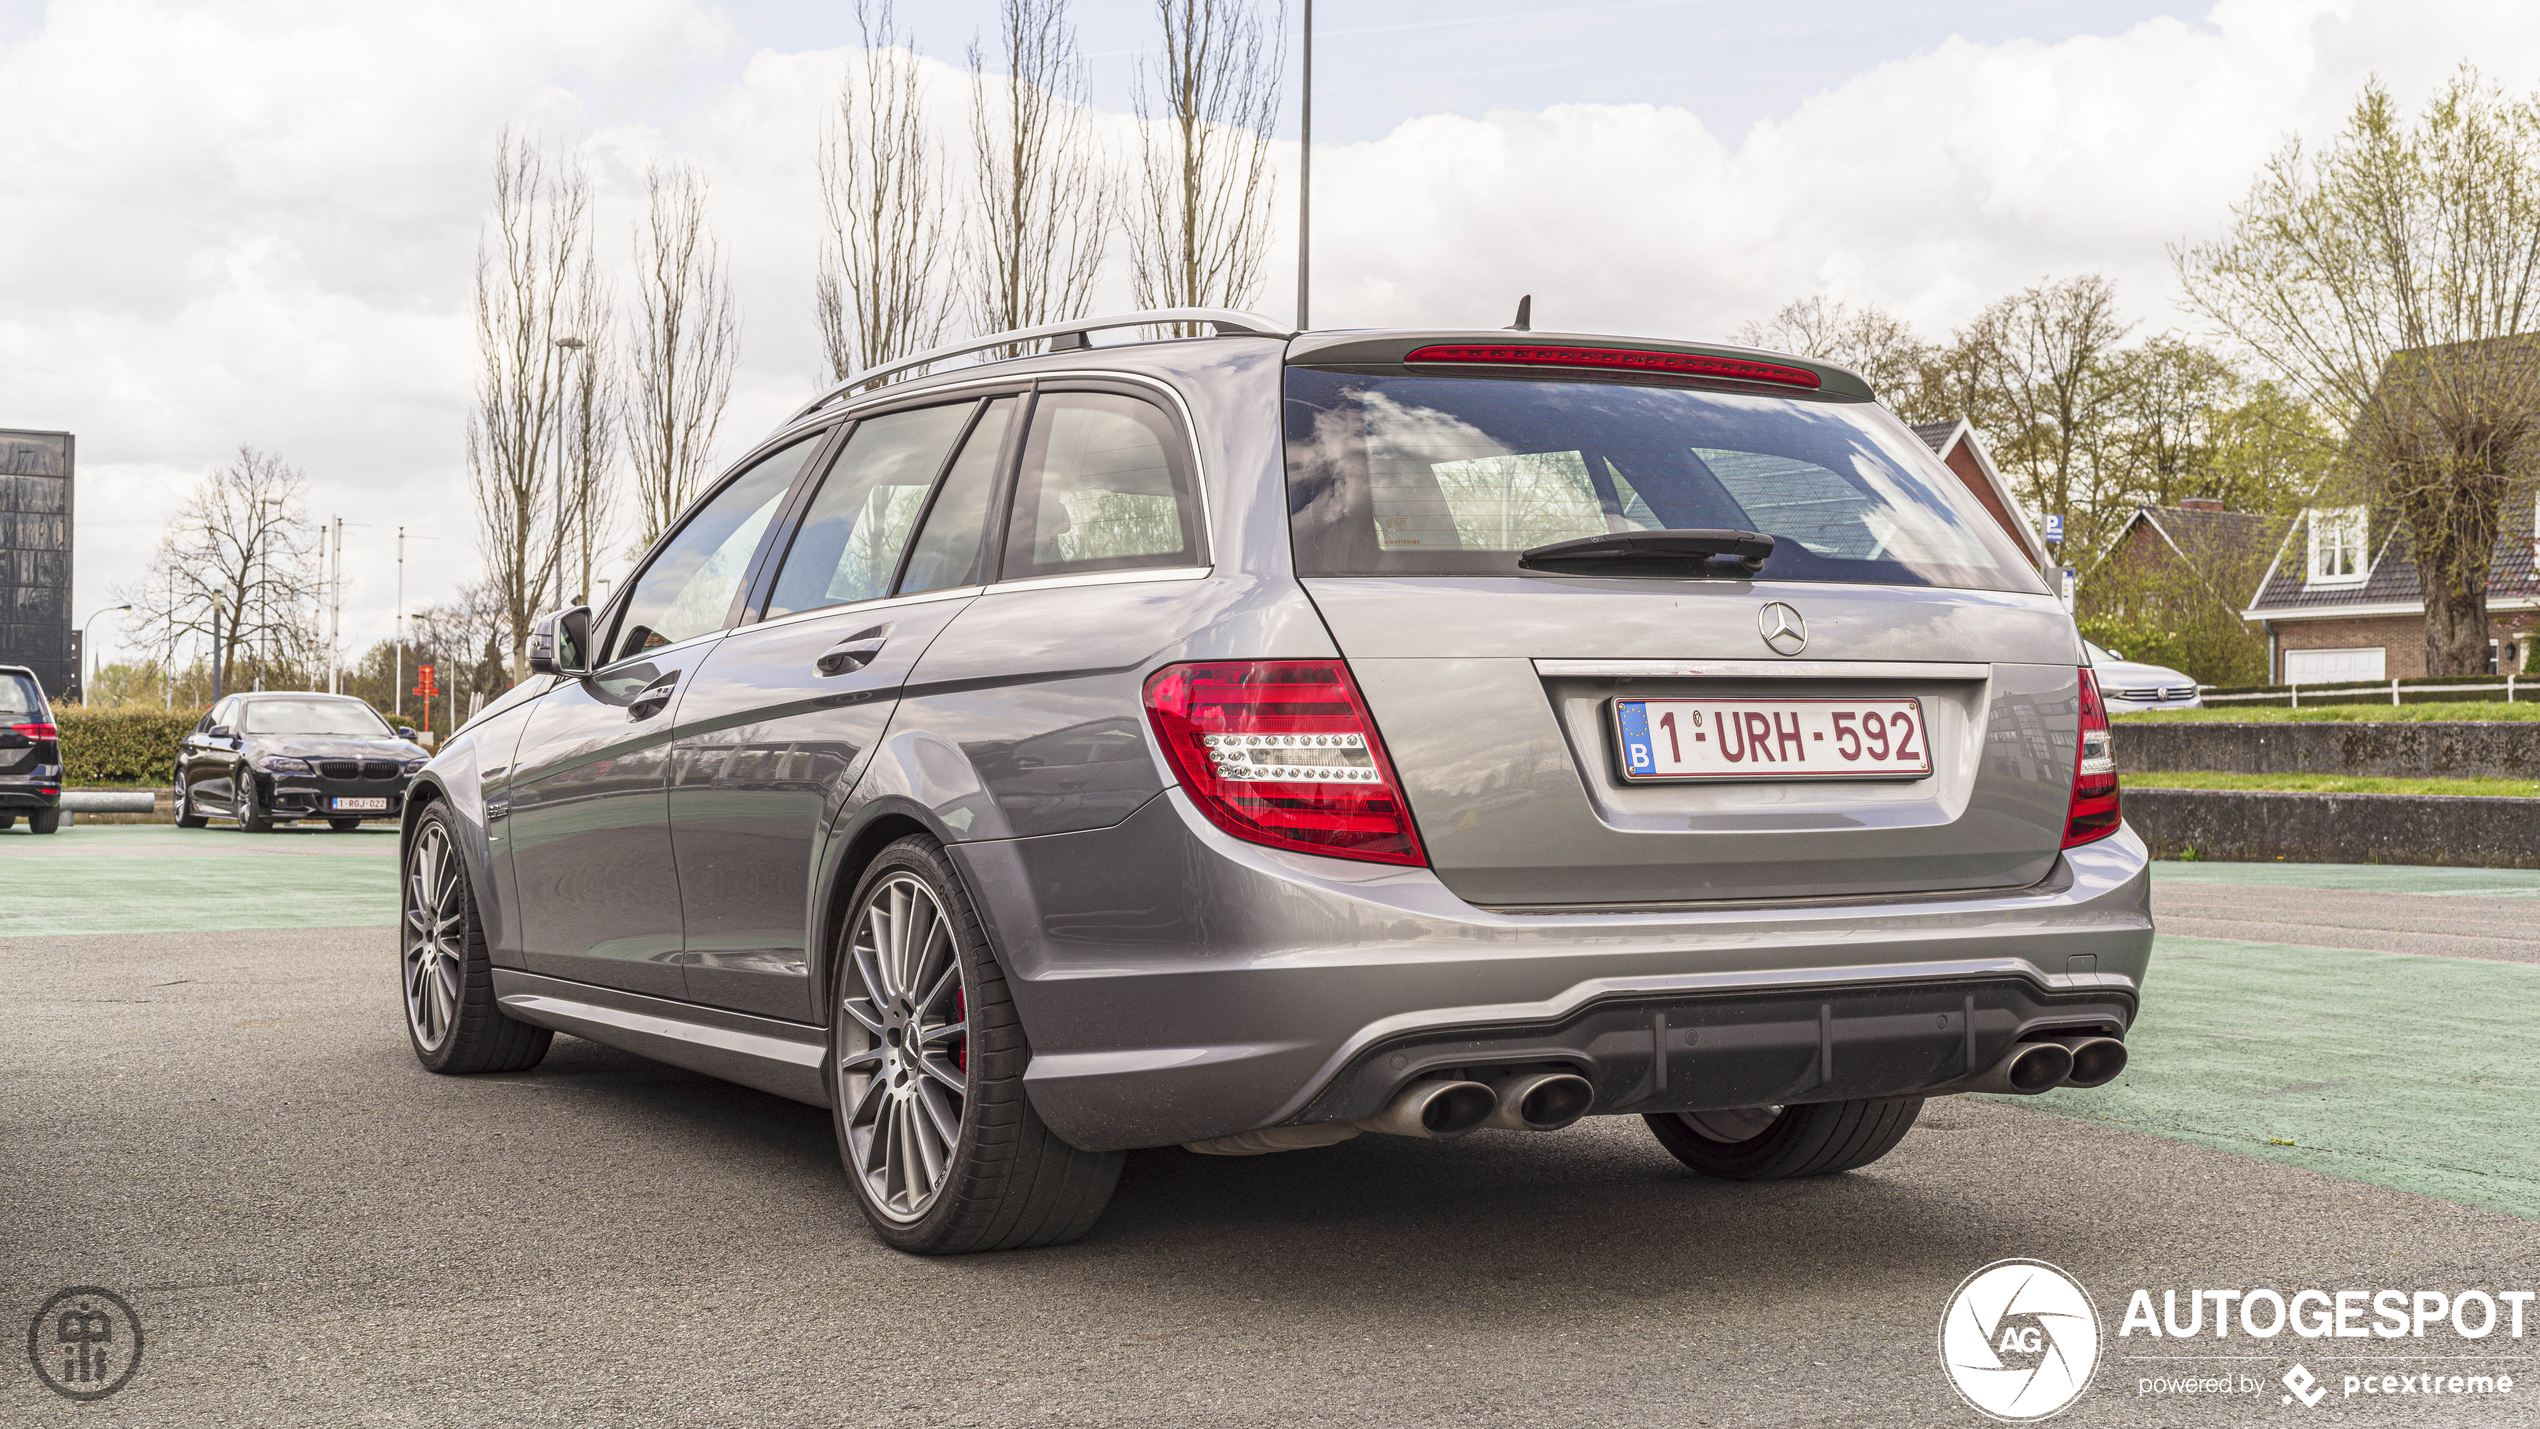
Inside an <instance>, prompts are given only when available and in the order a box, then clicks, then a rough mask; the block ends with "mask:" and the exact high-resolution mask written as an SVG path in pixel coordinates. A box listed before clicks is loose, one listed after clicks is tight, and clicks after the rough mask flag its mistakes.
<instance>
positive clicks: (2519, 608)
mask: <svg viewBox="0 0 2540 1429" xmlns="http://www.w3.org/2000/svg"><path fill="white" fill-rule="evenodd" d="M2511 509H2512V510H2513V511H2515V512H2516V513H2518V514H2519V517H2520V520H2519V521H2509V522H2508V524H2507V525H2506V528H2505V529H2504V530H2503V531H2502V532H2500V533H2498V535H2497V537H2496V554H2495V555H2494V557H2492V558H2491V559H2490V560H2489V562H2488V566H2487V617H2488V625H2489V629H2490V630H2491V631H2492V632H2494V637H2495V638H2493V639H2491V640H2490V641H2489V642H2488V665H2487V668H2488V669H2489V670H2491V671H2495V670H2519V669H2521V668H2522V659H2523V653H2524V648H2523V647H2524V646H2525V645H2526V644H2527V643H2528V642H2529V639H2530V637H2529V636H2528V635H2527V634H2526V633H2525V628H2526V627H2528V626H2531V625H2533V624H2535V623H2540V620H2535V616H2536V615H2540V579H2535V573H2534V570H2533V560H2532V545H2533V540H2534V537H2535V536H2540V507H2535V506H2534V505H2532V504H2531V503H2529V502H2521V501H2518V502H2516V503H2515V504H2514V506H2513V507H2512V508H2511ZM2374 524H2375V523H2374V522H2373V520H2372V513H2371V512H2370V511H2369V510H2368V509H2367V508H2365V507H2362V506H2346V507H2313V508H2311V509H2309V510H2306V511H2304V512H2303V513H2302V516H2301V519H2299V520H2297V521H2295V522H2294V523H2293V527H2292V529H2291V530H2290V531H2288V532H2286V533H2285V538H2284V541H2283V544H2282V545H2281V546H2280V547H2279V548H2278V550H2277V552H2276V557H2275V561H2274V563H2273V564H2272V565H2270V566H2268V567H2267V573H2266V576H2265V578H2264V579H2263V580H2261V581H2260V582H2259V583H2258V591H2257V595H2256V596H2255V597H2254V598H2252V599H2251V601H2250V602H2249V608H2248V609H2247V610H2245V611H2243V612H2241V614H2242V615H2243V616H2244V617H2245V618H2246V619H2249V620H2253V621H2257V622H2258V623H2259V625H2260V627H2261V628H2262V629H2263V630H2264V631H2265V632H2266V636H2267V651H2268V668H2269V670H2270V672H2271V674H2270V678H2271V679H2272V680H2273V681H2274V682H2275V683H2277V684H2305V685H2307V684H2312V683H2314V682H2316V683H2322V684H2326V683H2330V682H2334V681H2339V680H2410V679H2417V678H2420V677H2422V676H2423V675H2424V674H2425V602H2424V595H2423V592H2422V589H2421V587H2420V586H2419V584H2418V580H2417V567H2416V561H2415V558H2414V556H2413V554H2412V552H2411V548H2410V543H2409V540H2408V533H2407V531H2406V529H2405V528H2404V527H2399V526H2397V525H2396V523H2388V524H2385V525H2384V526H2383V529H2382V530H2381V532H2380V543H2379V545H2378V546H2377V547H2374V546H2372V545H2371V544H2370V538H2371V537H2372V535H2373V534H2374V531H2373V528H2374ZM2517 525H2519V526H2520V527H2521V529H2519V530H2517V529H2515V527H2516V526H2517Z"/></svg>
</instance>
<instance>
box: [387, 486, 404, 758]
mask: <svg viewBox="0 0 2540 1429" xmlns="http://www.w3.org/2000/svg"><path fill="white" fill-rule="evenodd" d="M389 638H390V639H391V640H394V641H395V642H396V643H397V677H396V678H395V679H393V680H391V681H389V683H388V688H389V689H390V690H391V691H392V692H393V693H394V694H395V696H396V703H397V709H396V713H397V714H399V715H400V716H402V715H404V714H405V712H406V528H405V527H403V526H400V527H398V528H397V628H396V630H395V631H393V632H391V633H390V635H389Z"/></svg>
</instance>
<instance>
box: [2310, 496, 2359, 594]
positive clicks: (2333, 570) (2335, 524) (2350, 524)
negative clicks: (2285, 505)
mask: <svg viewBox="0 0 2540 1429" xmlns="http://www.w3.org/2000/svg"><path fill="white" fill-rule="evenodd" d="M2303 515H2304V517H2305V523H2306V524H2307V525H2308V526H2309V527H2310V533H2311V565H2310V583H2311V584H2313V585H2361V584H2362V583H2363V580H2364V576H2365V575H2366V574H2367V573H2366V571H2365V569H2364V536H2365V533H2366V531H2367V530H2368V528H2369V522H2368V521H2367V519H2366V515H2365V510H2364V508H2363V507H2361V506H2324V507H2313V508H2311V509H2310V510H2309V511H2307V512H2305V513H2303Z"/></svg>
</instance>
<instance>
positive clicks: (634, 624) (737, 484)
mask: <svg viewBox="0 0 2540 1429" xmlns="http://www.w3.org/2000/svg"><path fill="white" fill-rule="evenodd" d="M828 436H829V434H828V433H827V432H815V433H813V434H812V435H810V436H807V437H805V438H803V439H802V440H801V441H798V442H795V443H793V444H791V445H789V446H785V447H780V448H778V449H777V450H775V451H772V452H770V453H768V454H767V455H766V456H764V457H762V458H760V459H759V460H758V461H757V462H756V463H755V464H753V465H752V466H751V467H750V468H749V470H747V471H745V472H743V473H741V475H740V476H739V477H738V478H737V479H735V480H734V481H732V482H731V483H729V484H728V485H726V486H725V487H724V488H723V489H722V490H721V491H719V492H717V493H716V494H715V496H714V499H713V500H711V501H708V502H707V503H706V504H705V505H704V507H703V508H701V509H699V510H698V511H697V512H696V514H694V515H692V516H690V517H689V518H688V520H687V523H686V524H685V525H682V526H681V527H680V528H679V534H677V535H675V536H673V537H671V538H670V542H669V544H668V545H665V546H663V547H662V548H661V551H660V552H659V553H658V554H656V555H655V556H654V557H653V563H652V564H651V565H649V566H646V567H645V568H644V574H643V575H642V576H640V577H638V578H637V579H636V582H635V589H634V592H633V593H632V594H631V595H629V596H628V597H627V601H626V614H625V616H624V617H623V618H622V619H621V620H620V621H619V624H618V635H617V638H616V640H615V641H613V642H612V643H611V645H610V647H609V651H608V655H607V658H605V659H603V660H602V661H601V662H600V663H601V664H603V665H612V664H615V663H617V662H618V661H620V660H631V659H633V658H634V657H635V656H638V655H641V654H643V653H644V652H645V651H647V650H652V649H656V648H658V647H660V646H664V645H676V644H678V643H679V642H680V641H682V640H687V639H692V638H694V637H696V636H699V635H704V634H708V633H710V632H712V631H716V630H720V629H722V628H723V624H724V622H725V620H727V619H728V618H729V617H730V616H731V613H732V597H733V595H734V594H735V593H736V592H738V591H739V590H740V588H741V581H742V579H743V578H744V577H746V576H747V575H749V573H750V558H751V557H753V556H755V555H757V554H758V545H759V541H760V540H761V539H762V538H764V537H765V536H766V534H767V523H768V521H769V519H770V518H772V517H773V516H775V514H776V503H777V502H779V501H781V500H783V499H784V496H785V493H786V492H787V491H789V490H791V489H792V488H793V484H794V478H795V477H796V476H798V475H800V474H801V472H802V469H803V463H804V462H807V461H809V460H811V458H812V455H813V454H814V453H816V452H818V451H819V450H820V444H821V443H822V442H824V441H826V440H827V439H828Z"/></svg>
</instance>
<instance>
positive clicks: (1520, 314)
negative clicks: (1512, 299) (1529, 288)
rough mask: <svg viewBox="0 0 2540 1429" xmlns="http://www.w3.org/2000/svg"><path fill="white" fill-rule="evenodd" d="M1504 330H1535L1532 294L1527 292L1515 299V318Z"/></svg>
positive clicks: (1533, 297)
mask: <svg viewBox="0 0 2540 1429" xmlns="http://www.w3.org/2000/svg"><path fill="white" fill-rule="evenodd" d="M1505 330H1506V331H1508V332H1533V331H1534V330H1535V295H1534V294H1532V293H1528V294H1527V295H1526V296H1524V297H1522V298H1519V299H1518V300H1517V320H1516V321H1515V322H1513V323H1510V324H1509V325H1508V326H1507V328H1506V329H1505Z"/></svg>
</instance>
